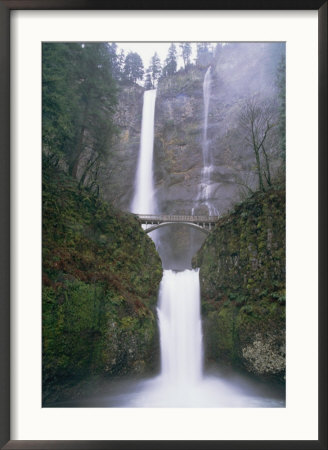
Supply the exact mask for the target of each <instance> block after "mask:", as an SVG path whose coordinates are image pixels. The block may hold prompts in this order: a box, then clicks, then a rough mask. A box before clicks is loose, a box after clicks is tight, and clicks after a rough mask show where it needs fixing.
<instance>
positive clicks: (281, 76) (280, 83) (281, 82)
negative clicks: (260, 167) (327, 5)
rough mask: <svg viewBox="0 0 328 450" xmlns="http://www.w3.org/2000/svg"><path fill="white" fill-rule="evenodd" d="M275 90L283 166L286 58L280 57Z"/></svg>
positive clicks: (284, 157)
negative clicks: (276, 93) (276, 92)
mask: <svg viewBox="0 0 328 450" xmlns="http://www.w3.org/2000/svg"><path fill="white" fill-rule="evenodd" d="M276 83H277V88H278V98H279V125H278V127H279V136H280V152H281V158H282V160H283V166H284V167H285V164H286V161H285V160H286V56H285V55H283V56H282V57H281V60H280V63H279V66H278V69H277V79H276Z"/></svg>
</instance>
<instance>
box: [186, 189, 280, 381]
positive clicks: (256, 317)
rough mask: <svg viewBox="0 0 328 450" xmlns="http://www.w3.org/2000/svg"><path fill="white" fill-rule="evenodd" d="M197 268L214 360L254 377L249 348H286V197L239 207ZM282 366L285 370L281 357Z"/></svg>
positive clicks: (258, 197)
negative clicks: (242, 370) (254, 343)
mask: <svg viewBox="0 0 328 450" xmlns="http://www.w3.org/2000/svg"><path fill="white" fill-rule="evenodd" d="M193 266H194V267H200V280H201V294H202V313H203V318H204V323H205V324H208V326H205V327H204V335H205V342H207V346H206V349H207V350H206V357H207V358H208V359H215V360H217V361H222V360H224V361H228V362H231V363H234V364H238V365H241V366H244V367H245V368H247V370H250V371H252V367H251V363H250V361H249V360H247V361H246V359H245V358H244V356H243V348H245V346H248V347H247V348H248V350H247V352H246V354H247V355H250V354H253V353H252V351H251V350H249V348H250V347H249V346H252V345H253V344H252V343H253V342H255V341H256V342H257V343H258V342H261V344H256V345H259V346H260V347H261V346H262V347H261V348H267V346H271V347H272V345H277V346H278V347H279V346H280V347H284V339H285V333H284V330H285V192H284V191H279V190H272V191H269V192H266V193H256V194H254V195H253V196H252V197H251V198H249V199H247V200H246V201H245V202H243V203H240V204H238V205H236V206H235V210H234V211H232V212H231V213H230V214H227V215H226V216H224V217H222V218H221V219H220V220H219V223H218V226H217V227H216V228H215V230H214V231H213V232H212V233H211V234H210V235H209V236H208V238H207V239H206V241H205V242H204V244H203V246H202V248H201V249H200V250H199V252H198V253H197V255H195V257H194V258H193ZM271 335H272V336H277V341H276V340H275V338H273V337H270V339H269V337H268V336H271ZM261 339H262V340H263V342H262V341H261ZM268 339H269V340H268ZM269 344H270V345H269ZM271 347H270V348H271ZM254 354H257V353H256V352H255V353H254ZM252 361H253V360H252ZM277 361H279V364H278V363H277V367H278V366H279V367H281V357H280V356H279V358H278V357H277ZM253 362H254V367H255V366H256V367H261V368H262V369H263V367H264V366H263V364H259V365H256V361H255V360H254V361H253ZM254 370H255V369H254ZM263 370H264V369H263ZM272 370H273V373H274V374H276V372H274V370H275V369H272ZM266 375H268V373H266ZM279 376H280V377H281V376H282V375H281V373H280V374H279Z"/></svg>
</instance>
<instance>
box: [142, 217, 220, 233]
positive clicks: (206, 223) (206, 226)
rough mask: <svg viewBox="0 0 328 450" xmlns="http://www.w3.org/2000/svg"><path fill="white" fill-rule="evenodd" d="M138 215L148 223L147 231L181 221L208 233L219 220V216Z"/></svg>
mask: <svg viewBox="0 0 328 450" xmlns="http://www.w3.org/2000/svg"><path fill="white" fill-rule="evenodd" d="M137 217H138V220H139V222H140V223H141V224H142V225H146V228H144V230H145V232H146V233H150V232H151V231H154V230H157V229H158V228H162V227H166V226H168V225H174V224H177V223H181V224H184V225H188V226H190V227H192V228H195V229H197V230H199V231H202V232H203V233H205V234H208V233H209V232H210V231H211V229H212V228H214V227H215V225H216V223H217V221H218V220H219V216H183V215H174V216H171V215H166V214H160V215H156V214H137Z"/></svg>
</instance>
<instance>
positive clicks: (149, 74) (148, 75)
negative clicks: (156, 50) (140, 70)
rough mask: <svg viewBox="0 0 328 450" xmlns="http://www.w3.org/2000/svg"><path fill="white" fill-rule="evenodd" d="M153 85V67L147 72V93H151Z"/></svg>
mask: <svg viewBox="0 0 328 450" xmlns="http://www.w3.org/2000/svg"><path fill="white" fill-rule="evenodd" d="M153 88H154V86H153V83H152V77H151V67H149V69H148V70H147V72H146V77H145V89H146V91H149V90H150V89H153Z"/></svg>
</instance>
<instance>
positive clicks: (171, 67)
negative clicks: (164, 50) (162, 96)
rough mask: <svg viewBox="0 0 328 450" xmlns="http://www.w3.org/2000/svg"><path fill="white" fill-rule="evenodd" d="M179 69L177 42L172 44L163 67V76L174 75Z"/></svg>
mask: <svg viewBox="0 0 328 450" xmlns="http://www.w3.org/2000/svg"><path fill="white" fill-rule="evenodd" d="M176 71H177V49H176V46H175V44H173V42H172V44H171V45H170V47H169V52H168V55H167V57H166V59H165V66H164V68H163V76H164V77H168V76H170V75H174V74H175V72H176Z"/></svg>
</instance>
